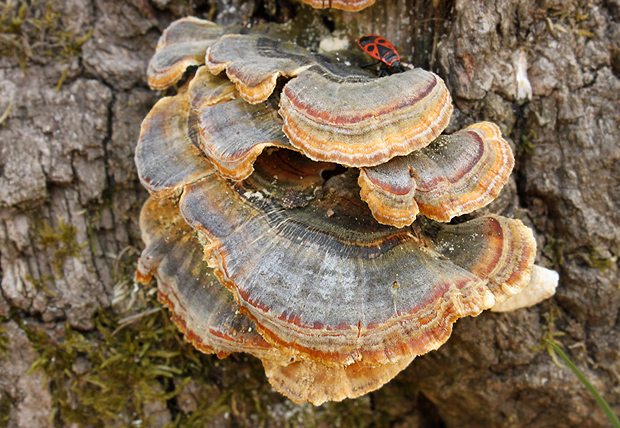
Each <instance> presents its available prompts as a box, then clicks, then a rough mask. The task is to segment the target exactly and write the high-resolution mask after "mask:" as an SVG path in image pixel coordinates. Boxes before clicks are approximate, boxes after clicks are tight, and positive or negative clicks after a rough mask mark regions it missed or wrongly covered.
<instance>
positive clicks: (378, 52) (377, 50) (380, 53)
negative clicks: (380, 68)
mask: <svg viewBox="0 0 620 428" xmlns="http://www.w3.org/2000/svg"><path fill="white" fill-rule="evenodd" d="M357 44H358V45H360V48H362V49H363V50H364V52H366V53H367V54H368V55H370V56H371V57H373V58H375V59H378V60H379V61H381V62H383V63H384V64H386V65H388V66H390V67H400V55H398V52H397V51H396V48H394V45H392V44H391V43H390V42H388V41H387V40H386V39H385V37H382V36H378V35H376V34H369V35H367V36H364V37H362V38H361V39H359V40H358V42H357Z"/></svg>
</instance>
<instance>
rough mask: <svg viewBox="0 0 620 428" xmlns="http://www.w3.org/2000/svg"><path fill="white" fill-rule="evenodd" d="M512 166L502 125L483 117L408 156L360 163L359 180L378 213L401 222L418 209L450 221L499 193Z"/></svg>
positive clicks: (410, 218)
mask: <svg viewBox="0 0 620 428" xmlns="http://www.w3.org/2000/svg"><path fill="white" fill-rule="evenodd" d="M513 166H514V158H513V156H512V150H511V149H510V146H509V145H508V144H507V143H506V141H505V140H504V139H503V138H502V136H501V132H500V130H499V128H498V127H497V126H496V125H494V124H492V123H489V122H482V123H477V124H475V125H472V126H470V127H469V128H466V129H464V130H462V131H459V132H456V133H454V134H452V135H450V136H442V137H439V138H438V139H437V140H435V141H434V142H433V143H432V144H430V145H429V146H427V147H425V148H423V149H421V150H418V151H415V152H413V153H411V154H410V155H408V156H403V157H398V158H394V159H392V160H391V161H389V162H386V163H384V164H382V165H378V166H375V167H371V168H362V169H361V172H360V177H359V184H360V187H361V195H362V199H363V200H364V201H366V202H367V203H368V206H369V207H370V209H371V210H372V213H373V215H374V217H375V218H376V219H377V220H378V221H379V222H380V223H384V224H390V225H393V226H399V227H401V226H405V225H409V224H411V223H412V222H413V221H414V220H415V218H416V215H417V214H418V213H419V214H422V215H424V216H426V217H428V218H431V219H433V220H437V221H450V220H451V219H452V218H453V217H456V216H459V215H462V214H467V213H470V212H473V211H475V210H477V209H478V208H482V207H483V206H485V205H487V204H488V203H490V202H491V201H493V200H494V199H495V198H496V197H497V195H498V194H499V192H500V190H501V189H502V187H503V186H504V184H506V182H507V181H508V177H509V176H510V172H511V171H512V168H513Z"/></svg>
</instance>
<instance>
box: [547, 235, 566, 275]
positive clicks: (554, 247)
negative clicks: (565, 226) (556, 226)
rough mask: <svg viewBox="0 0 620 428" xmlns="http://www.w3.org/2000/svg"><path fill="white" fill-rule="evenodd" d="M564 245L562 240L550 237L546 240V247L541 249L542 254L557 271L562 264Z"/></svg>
mask: <svg viewBox="0 0 620 428" xmlns="http://www.w3.org/2000/svg"><path fill="white" fill-rule="evenodd" d="M565 246H566V244H565V243H564V241H563V240H562V239H559V238H556V237H555V236H550V237H549V238H548V239H547V245H545V248H543V254H544V255H545V256H547V257H548V258H549V259H550V260H551V261H552V263H553V266H554V267H555V268H556V269H557V268H559V267H560V266H562V265H563V264H564V247H565Z"/></svg>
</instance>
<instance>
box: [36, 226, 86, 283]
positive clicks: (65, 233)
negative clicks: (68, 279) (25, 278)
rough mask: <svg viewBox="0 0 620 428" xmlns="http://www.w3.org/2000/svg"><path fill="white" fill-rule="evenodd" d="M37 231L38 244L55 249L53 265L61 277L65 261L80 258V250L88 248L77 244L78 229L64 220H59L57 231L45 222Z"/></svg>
mask: <svg viewBox="0 0 620 428" xmlns="http://www.w3.org/2000/svg"><path fill="white" fill-rule="evenodd" d="M37 231H38V233H37V237H36V242H37V243H39V244H40V245H41V246H42V247H43V248H44V249H45V248H52V249H54V254H53V265H54V268H55V269H56V273H58V274H59V275H62V267H63V265H64V262H65V260H66V259H67V258H68V257H75V258H77V257H79V256H80V249H81V248H84V246H86V244H78V243H77V240H76V236H77V229H76V228H75V226H73V225H71V224H69V223H66V222H65V221H64V220H63V219H62V218H60V219H58V225H57V228H56V229H54V228H53V227H52V226H51V225H50V224H49V223H48V222H43V225H42V226H40V227H37ZM42 280H43V279H42ZM31 282H32V281H31ZM33 285H34V283H33Z"/></svg>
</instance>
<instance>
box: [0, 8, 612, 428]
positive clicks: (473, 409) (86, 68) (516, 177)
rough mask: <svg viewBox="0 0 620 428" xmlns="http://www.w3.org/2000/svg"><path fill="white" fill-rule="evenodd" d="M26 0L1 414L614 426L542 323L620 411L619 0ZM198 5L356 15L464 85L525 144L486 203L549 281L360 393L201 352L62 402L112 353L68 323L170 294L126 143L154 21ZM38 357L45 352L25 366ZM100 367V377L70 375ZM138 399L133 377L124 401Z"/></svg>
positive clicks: (145, 102) (456, 95)
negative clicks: (317, 397) (146, 263)
mask: <svg viewBox="0 0 620 428" xmlns="http://www.w3.org/2000/svg"><path fill="white" fill-rule="evenodd" d="M24 4H25V5H26V7H25V9H24V10H25V15H24V16H23V17H22V18H23V19H22V21H23V23H22V24H21V27H20V28H18V29H17V30H15V27H10V26H9V25H8V24H6V23H7V22H9V18H14V17H16V16H17V17H19V6H20V5H21V3H18V4H17V6H15V5H13V6H11V5H9V6H7V7H5V9H4V11H0V28H3V31H4V34H0V35H4V36H5V37H4V38H2V39H0V43H2V44H4V45H5V46H3V45H2V44H0V51H2V53H3V55H5V56H3V57H0V117H3V113H5V112H6V113H7V114H6V115H5V117H4V119H0V121H1V124H0V267H1V275H2V279H1V286H0V316H2V324H0V326H3V327H1V328H2V330H0V350H1V349H2V345H3V343H5V342H6V348H7V352H4V353H1V354H0V426H5V425H3V423H5V424H6V426H10V427H20V428H21V427H35V426H36V427H38V426H42V427H43V426H59V427H64V426H98V425H106V426H109V425H111V424H113V423H115V424H116V425H117V426H125V425H128V424H130V423H134V425H136V423H135V421H136V420H138V419H139V418H138V416H140V417H142V416H144V417H145V418H146V419H140V420H141V421H142V422H140V424H141V425H140V424H138V425H140V426H164V425H166V424H170V425H168V426H205V425H209V426H256V425H259V424H264V425H265V426H270V427H272V426H273V427H277V426H284V425H285V424H286V423H287V420H289V419H291V418H292V419H291V420H292V421H293V424H295V423H297V424H298V425H300V426H303V425H309V424H310V425H312V424H314V425H318V426H332V425H336V424H338V423H340V424H342V425H348V424H356V425H359V426H367V425H371V426H381V427H383V426H398V427H546V426H554V427H597V426H606V424H608V423H607V422H606V419H605V416H604V415H603V413H602V412H601V411H600V409H598V407H597V406H596V404H595V402H594V400H593V398H592V397H591V396H590V395H589V393H588V392H587V390H586V388H585V387H584V385H582V384H581V383H580V382H579V380H578V379H577V378H576V377H575V376H574V375H573V374H572V372H570V371H569V370H568V369H567V368H561V367H558V365H556V364H555V363H554V361H553V359H552V358H551V356H550V354H549V353H548V352H546V350H548V347H547V346H545V344H544V342H543V341H542V340H543V338H550V339H553V340H556V341H559V342H561V343H562V344H563V345H564V350H565V352H566V353H567V354H568V355H569V357H570V358H571V359H572V360H573V362H575V364H576V365H577V366H578V367H579V368H580V369H581V370H582V371H583V372H584V373H585V374H586V376H587V377H588V378H589V379H590V381H591V382H592V383H593V384H594V385H595V387H596V388H597V389H598V390H599V392H600V393H601V394H602V395H603V396H604V397H605V398H606V399H607V401H608V402H609V403H610V404H611V406H612V408H613V409H614V410H615V412H616V414H619V413H620V388H619V387H618V385H619V384H620V356H619V355H618V350H619V349H620V316H619V308H620V279H619V275H618V262H617V255H618V254H619V253H620V161H619V158H620V24H619V22H620V3H619V2H618V1H617V0H599V1H596V0H595V1H592V2H585V1H578V0H568V1H554V0H548V1H534V0H522V1H516V0H500V1H498V2H495V3H494V4H491V3H487V2H470V1H465V0H454V1H452V0H434V1H432V2H423V1H420V0H377V2H376V4H375V5H374V6H372V7H370V8H368V9H366V10H364V11H362V12H360V13H357V14H355V13H346V12H341V11H336V10H326V11H317V10H313V9H311V8H310V7H308V6H305V5H302V4H300V3H294V2H293V0H290V1H289V0H251V1H240V0H218V1H211V2H209V1H204V2H197V3H190V4H186V3H183V4H181V3H176V2H172V1H170V0H153V1H151V2H149V1H147V0H132V1H129V2H124V1H115V0H54V1H51V2H49V3H44V2H40V4H38V3H36V4H29V3H24ZM11 7H12V9H11ZM54 13H56V14H54ZM190 14H191V15H196V16H199V17H202V18H209V19H213V20H215V21H216V22H217V23H218V24H221V25H232V24H241V25H245V26H247V25H252V26H255V25H257V24H259V23H261V22H265V21H271V22H281V23H284V22H286V23H288V25H290V32H291V34H293V37H294V38H295V39H296V40H297V41H298V43H300V44H303V45H305V46H307V47H309V48H311V49H318V48H319V46H320V41H321V40H323V39H325V38H326V37H335V38H338V39H346V40H350V41H351V42H350V44H349V47H350V49H357V46H356V44H355V40H356V39H357V38H358V37H359V36H361V35H364V34H367V33H379V34H382V35H385V36H386V37H387V38H388V39H389V40H391V41H392V43H393V44H394V45H395V46H396V47H397V48H398V49H399V51H400V54H401V57H402V59H403V60H404V61H406V62H410V63H413V64H415V65H417V66H421V67H424V68H427V69H430V70H432V71H435V72H436V73H438V74H439V75H440V76H441V77H442V78H443V79H444V80H445V82H446V84H447V86H448V88H449V89H450V91H451V94H452V97H453V101H454V105H455V112H454V115H453V118H452V121H451V124H450V126H449V128H448V130H447V131H448V132H453V131H455V130H457V129H460V128H462V127H464V126H466V125H469V124H471V123H473V122H474V121H480V120H489V121H494V122H496V123H497V124H498V125H499V126H500V128H501V129H502V132H503V134H504V136H505V137H506V139H507V140H508V141H509V142H510V143H511V144H512V146H513V150H514V152H515V156H516V166H515V170H514V172H513V175H512V178H511V182H510V183H509V185H507V186H506V188H505V189H504V190H503V191H502V194H501V196H500V197H499V198H498V199H497V200H496V201H495V202H494V203H492V204H491V205H490V206H489V207H487V208H485V209H484V210H483V211H485V212H497V213H500V214H502V215H507V216H512V217H516V218H519V219H521V220H523V221H524V222H525V223H526V224H528V225H530V226H531V227H532V228H533V229H534V231H535V235H536V239H537V242H538V247H539V248H538V258H537V263H538V264H542V265H544V266H547V267H550V268H554V269H556V270H558V271H559V273H560V285H559V287H558V291H557V294H556V296H555V297H554V298H553V299H551V300H550V301H547V302H544V303H542V304H540V305H538V306H536V307H533V308H529V309H522V310H519V311H515V312H512V313H506V314H497V313H484V314H482V315H481V316H479V317H477V318H468V319H463V320H460V321H459V322H457V324H456V326H455V331H454V333H453V335H452V337H451V339H450V340H449V341H448V343H447V344H445V345H444V346H443V347H442V348H440V349H439V350H438V351H435V352H431V353H430V354H428V355H426V356H423V357H419V358H417V359H416V360H414V362H413V363H412V364H411V366H410V367H409V368H408V369H407V370H405V372H403V373H402V374H400V375H399V376H398V377H397V378H396V379H395V380H394V381H392V382H391V383H390V384H388V385H386V386H385V387H384V388H382V389H380V390H379V391H377V392H374V393H371V394H369V395H368V396H366V397H362V398H360V399H357V400H347V401H345V402H344V403H340V404H327V405H324V406H320V407H316V408H315V407H312V406H311V405H296V404H294V403H292V402H290V401H288V400H286V399H284V398H283V397H281V396H279V395H278V394H275V393H274V392H273V391H272V390H271V389H270V387H269V386H268V384H267V381H266V379H265V378H264V375H263V374H262V372H261V370H260V366H259V364H257V363H256V361H253V359H252V358H251V357H231V358H228V359H224V360H221V361H220V360H217V358H216V357H215V356H206V355H201V356H198V357H197V358H199V359H200V364H202V366H201V367H208V368H209V369H208V370H206V369H205V370H203V372H202V373H203V374H202V375H201V377H200V376H198V375H196V372H192V373H191V374H190V373H189V372H187V371H184V369H180V370H179V372H178V373H177V372H174V373H173V374H174V376H172V379H173V381H172V383H169V382H168V381H169V379H171V377H170V376H164V377H162V378H161V379H160V378H157V377H155V378H154V379H151V380H150V381H149V382H151V383H149V385H150V386H151V387H152V386H153V385H155V388H154V389H155V390H157V389H158V387H157V385H159V387H160V389H161V390H162V391H164V392H166V394H164V393H162V394H161V395H160V396H158V397H159V398H152V399H145V400H143V401H137V403H138V405H137V407H136V408H137V409H138V410H135V409H134V408H133V407H131V409H134V410H135V411H137V412H138V413H137V415H138V416H135V417H134V418H133V419H132V415H131V414H127V415H124V416H122V417H121V416H119V417H118V419H117V420H114V419H115V418H114V417H113V416H110V415H109V414H108V415H105V414H99V413H97V412H96V411H94V410H93V412H94V413H92V412H91V413H92V414H90V413H89V415H90V416H89V418H90V419H82V420H80V419H79V418H80V417H82V416H80V417H77V419H76V418H75V417H74V418H73V419H72V418H71V417H70V416H69V413H70V412H69V410H71V411H75V412H78V413H79V411H81V410H80V409H82V407H80V406H82V405H83V401H80V397H79V396H80V387H78V388H75V387H74V388H73V389H71V386H70V385H74V386H75V385H82V386H83V387H84V388H91V387H92V385H93V383H92V382H93V381H92V376H93V373H94V370H95V369H96V367H98V366H97V364H98V363H96V362H95V360H94V359H93V358H94V357H93V355H95V354H94V353H90V352H91V351H87V350H86V349H87V348H85V347H84V348H79V349H78V347H75V348H71V349H72V351H71V352H69V348H68V345H66V344H67V343H69V342H68V341H69V339H68V337H70V338H71V340H73V341H75V337H76V336H75V335H74V336H68V335H70V334H73V333H71V332H77V333H76V334H79V335H80V337H84V338H86V339H85V340H88V341H89V343H91V345H92V346H94V347H97V346H100V345H98V343H99V342H97V340H98V338H101V337H104V336H105V334H104V333H102V332H103V331H104V330H103V329H102V328H101V323H102V322H103V321H98V320H100V319H102V318H100V317H102V316H103V315H101V314H102V313H104V312H110V313H112V314H115V316H118V317H121V318H123V317H124V318H125V321H127V318H126V317H127V316H130V315H132V314H136V313H139V314H140V315H141V316H147V315H145V314H147V313H148V314H152V313H153V311H151V312H149V310H151V309H152V308H153V307H157V306H156V305H157V304H156V303H153V302H152V299H151V300H148V294H149V293H148V290H146V292H145V290H138V291H136V290H135V289H133V282H132V276H131V275H132V269H133V268H134V267H135V263H136V260H137V257H138V255H139V249H140V248H141V247H142V244H141V241H140V233H139V227H138V214H139V211H140V206H141V204H142V202H143V201H144V200H145V199H146V197H147V193H146V191H145V190H143V189H142V188H141V186H140V185H139V182H138V179H137V175H136V171H135V167H134V164H133V152H134V149H135V144H136V141H137V138H138V135H139V132H140V123H141V121H142V119H143V118H144V116H145V115H146V114H147V112H148V111H149V109H150V107H152V105H153V104H154V103H155V101H156V100H157V99H158V98H159V97H160V96H161V94H158V93H155V92H153V91H150V90H149V89H148V87H147V84H146V72H145V71H146V67H147V63H148V60H149V58H150V56H151V55H152V54H153V52H154V48H155V45H156V43H157V39H158V37H159V35H160V34H161V31H162V30H163V29H164V28H166V26H167V25H168V24H169V23H170V22H171V21H172V20H174V19H177V18H180V17H182V16H186V15H190ZM13 22H14V21H13ZM43 27H44V28H43ZM41 28H43V29H41ZM90 29H92V36H90V37H89V30H90ZM83 36H85V37H83ZM82 37H83V40H82ZM65 48H66V49H65ZM49 52H51V53H52V54H53V55H52V56H49V55H48V53H49ZM519 68H523V69H524V70H526V71H527V74H526V75H525V79H526V80H527V82H529V85H530V86H531V94H528V90H527V82H524V81H523V80H519V78H518V75H519V72H518V71H519ZM59 82H60V83H61V85H59ZM58 88H59V90H56V89H58ZM136 296H138V297H136ZM140 296H142V297H144V299H143V301H142V303H139V302H138V303H135V302H136V300H140V298H142V297H140ZM145 296H146V297H145ZM140 305H142V306H140ZM98 317H99V318H98ZM130 322H132V321H131V320H130V321H127V323H128V324H129V323H130ZM128 324H127V325H128ZM123 325H124V324H123ZM41 334H42V335H43V336H41ZM115 334H116V333H115ZM175 334H176V333H175ZM37 335H39V336H37ZM118 335H120V333H119V334H118ZM118 335H117V336H115V337H118ZM37 337H38V339H37ZM105 337H107V336H105ZM175 337H176V338H181V336H180V334H176V336H175ZM3 338H4V339H3ZM101 340H102V341H101V343H106V344H109V343H111V342H110V340H111V339H110V338H109V337H108V338H107V339H105V340H106V341H104V340H103V339H101ZM181 340H182V339H181ZM179 342H180V341H179ZM71 343H74V342H71ZM91 345H89V346H91ZM160 345H161V344H159V345H158V344H157V343H153V344H152V345H150V346H149V349H150V348H151V347H153V348H157V347H158V346H160ZM101 346H103V345H101ZM105 346H108V345H105ZM119 346H120V345H119ZM179 346H181V345H179ZM75 349H77V350H75ZM80 349H81V350H80ZM88 349H91V348H88ZM182 349H186V348H182ZM46 350H47V351H48V353H46ZM50 350H54V352H56V351H57V350H60V351H62V352H61V354H62V353H63V352H64V354H62V355H66V356H67V358H68V359H67V361H68V363H67V364H68V365H67V367H68V368H67V369H66V370H67V372H66V373H65V374H63V375H62V376H65V377H55V375H54V374H53V373H52V372H51V371H50V370H51V367H52V366H53V364H52V363H50V361H51V360H50V359H48V360H44V359H42V356H46V355H48V356H49V353H50V352H52V351H50ZM60 351H59V352H60ZM101 352H103V353H104V354H105V352H112V353H111V354H110V355H115V354H114V352H116V351H110V350H109V349H106V350H103V351H101ZM145 352H146V351H145ZM184 352H191V351H184ZM137 354H140V353H139V352H138V353H137ZM54 355H57V354H54ZM58 355H60V354H58ZM105 355H108V354H105ZM169 358H176V356H175V357H169ZM35 362H37V365H38V366H43V367H44V371H43V372H42V371H40V370H39V371H36V370H35V371H32V372H29V371H28V369H29V368H30V366H31V365H32V364H33V363H35ZM99 367H100V366H99ZM98 373H99V372H98ZM171 373H172V372H171ZM59 376H60V375H59ZM80 376H81V377H80ZM88 376H91V378H90V381H91V383H88V382H86V383H84V384H82V383H79V382H78V383H73V384H71V382H74V381H75V382H77V381H76V379H78V378H80V379H82V380H84V379H88ZM190 376H191V377H192V379H188V377H190ZM58 379H64V381H62V382H59V381H58ZM184 379H185V380H184ZM63 382H65V383H63ZM239 385H244V386H242V387H240V388H241V389H239ZM177 387H178V388H177ZM63 388H64V389H66V390H67V391H69V390H71V391H70V392H66V391H65V392H66V393H65V392H63ZM89 391H90V389H89ZM239 391H241V392H239ZM99 392H100V394H101V395H102V397H103V396H105V394H107V392H106V390H105V388H104V387H102V388H101V390H99ZM63 394H64V395H63ZM67 394H69V395H68V396H69V398H68V399H66V397H65V396H66V395H67ZM128 394H129V393H128ZM59 397H65V398H63V399H61V398H59ZM63 400H64V401H63ZM132 403H133V404H132ZM135 403H136V401H135V400H134V401H132V399H131V397H129V395H128V398H127V406H128V407H127V409H130V405H134V404H135ZM91 408H92V409H96V406H94V407H93V406H92V405H91V407H89V409H91ZM205 409H208V412H207V411H205ZM89 411H90V410H89ZM128 412H129V410H128ZM201 412H202V413H201ZM3 413H6V416H2V414H3ZM129 413H131V412H129ZM76 414H77V413H76ZM84 414H85V413H84ZM198 414H200V415H201V416H200V418H202V419H200V418H198ZM50 415H52V417H51V418H50ZM192 415H194V416H192ZM83 418H85V417H83ZM192 418H193V419H192ZM97 421H99V422H97Z"/></svg>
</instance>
